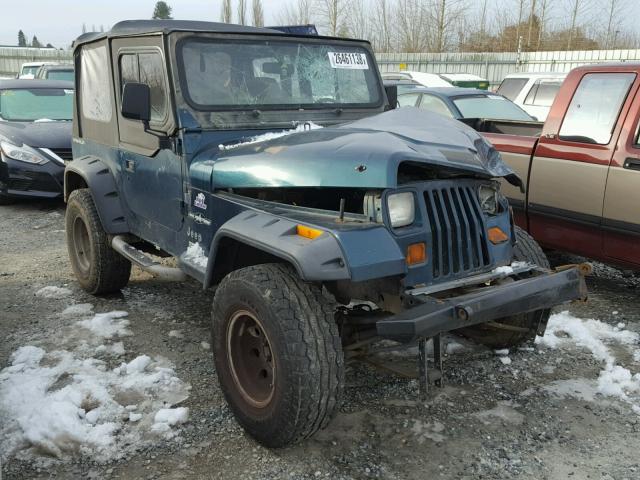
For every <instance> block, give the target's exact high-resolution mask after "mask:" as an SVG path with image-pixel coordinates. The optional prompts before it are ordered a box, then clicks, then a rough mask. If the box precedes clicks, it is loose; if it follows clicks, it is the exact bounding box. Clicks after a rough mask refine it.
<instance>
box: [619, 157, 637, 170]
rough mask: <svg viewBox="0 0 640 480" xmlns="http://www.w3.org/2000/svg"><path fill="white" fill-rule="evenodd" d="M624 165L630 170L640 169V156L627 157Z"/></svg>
mask: <svg viewBox="0 0 640 480" xmlns="http://www.w3.org/2000/svg"><path fill="white" fill-rule="evenodd" d="M622 167H623V168H626V169H628V170H638V171H640V158H633V157H629V158H625V159H624V165H622Z"/></svg>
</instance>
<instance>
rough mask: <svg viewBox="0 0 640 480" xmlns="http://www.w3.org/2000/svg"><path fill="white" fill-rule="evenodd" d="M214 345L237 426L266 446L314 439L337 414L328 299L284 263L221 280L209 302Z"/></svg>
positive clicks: (338, 368)
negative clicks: (211, 310) (316, 433)
mask: <svg viewBox="0 0 640 480" xmlns="http://www.w3.org/2000/svg"><path fill="white" fill-rule="evenodd" d="M212 317H213V318H212V345H213V351H214V360H215V366H216V370H217V374H218V379H219V381H220V385H221V388H222V391H223V393H224V395H225V398H226V400H227V403H228V404H229V406H230V408H231V410H233V412H234V414H235V416H236V418H237V420H238V422H239V423H240V424H241V425H242V427H243V428H244V429H245V430H246V431H247V432H248V433H249V434H250V435H251V436H252V437H254V438H255V439H256V440H257V441H258V442H260V443H262V444H263V445H265V446H267V447H284V446H287V445H291V444H293V443H296V442H298V441H300V440H302V439H304V438H307V437H309V436H311V435H313V434H314V433H315V432H316V431H317V430H318V429H320V428H323V427H325V426H326V425H327V424H328V423H329V421H330V420H331V418H332V417H333V416H334V414H335V413H336V411H337V409H338V407H339V405H340V400H341V395H342V388H343V382H344V358H343V354H342V346H341V342H340V336H339V333H338V327H337V324H336V322H335V320H334V305H333V300H332V299H331V298H329V297H328V296H327V295H325V294H324V293H323V291H322V289H321V287H319V286H317V285H313V284H309V283H305V282H303V281H302V280H300V278H299V277H298V276H297V275H296V274H295V272H294V270H293V269H292V268H290V267H289V266H287V265H283V264H263V265H256V266H251V267H247V268H243V269H240V270H237V271H235V272H232V273H230V274H229V275H227V276H226V277H225V278H224V279H223V280H222V282H221V283H220V285H219V286H218V288H217V289H216V293H215V297H214V300H213V315H212Z"/></svg>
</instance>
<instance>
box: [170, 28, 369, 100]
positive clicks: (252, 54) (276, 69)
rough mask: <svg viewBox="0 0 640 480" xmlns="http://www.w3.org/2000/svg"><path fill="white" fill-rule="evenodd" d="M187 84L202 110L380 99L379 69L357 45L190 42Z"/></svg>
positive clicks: (185, 65)
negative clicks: (377, 75)
mask: <svg viewBox="0 0 640 480" xmlns="http://www.w3.org/2000/svg"><path fill="white" fill-rule="evenodd" d="M182 62H183V68H182V70H183V72H184V80H183V81H184V82H185V83H186V87H187V88H186V90H187V92H188V97H189V99H190V101H191V103H192V104H193V105H194V106H195V107H196V108H201V109H216V108H218V109H225V108H229V107H233V108H272V109H275V108H285V109H289V108H336V107H337V106H370V105H376V104H378V103H379V102H380V101H381V92H380V90H379V85H378V82H377V78H376V73H375V69H374V67H373V66H372V65H371V60H370V58H369V56H368V54H367V52H366V51H365V50H364V49H362V48H360V47H356V46H343V45H331V44H326V43H325V44H323V45H313V44H309V43H302V42H265V41H261V42H254V43H252V42H213V41H207V40H191V41H187V42H186V43H185V44H184V45H183V47H182Z"/></svg>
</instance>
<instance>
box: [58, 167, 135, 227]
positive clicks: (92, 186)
mask: <svg viewBox="0 0 640 480" xmlns="http://www.w3.org/2000/svg"><path fill="white" fill-rule="evenodd" d="M80 179H81V180H82V181H80ZM85 186H86V188H89V191H90V192H91V196H92V197H93V202H94V203H95V205H96V209H97V210H98V216H99V217H100V221H101V222H102V227H103V228H104V230H105V232H107V233H108V234H111V235H117V234H121V233H128V232H129V225H128V224H127V220H126V217H125V215H124V208H123V207H122V203H121V202H120V194H119V192H118V189H117V187H116V181H115V178H114V177H113V174H112V173H111V170H110V169H109V167H108V166H107V165H106V164H105V163H104V162H103V161H102V160H100V159H99V158H97V157H93V156H90V155H88V156H85V157H79V158H75V159H74V160H73V161H72V162H71V163H69V164H68V165H67V167H66V168H65V171H64V201H65V202H66V201H68V199H69V195H71V192H73V191H74V190H77V189H78V188H84V187H85Z"/></svg>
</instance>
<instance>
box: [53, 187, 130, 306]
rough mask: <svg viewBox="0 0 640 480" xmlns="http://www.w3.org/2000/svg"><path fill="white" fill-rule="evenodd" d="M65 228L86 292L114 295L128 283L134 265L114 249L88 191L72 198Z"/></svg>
mask: <svg viewBox="0 0 640 480" xmlns="http://www.w3.org/2000/svg"><path fill="white" fill-rule="evenodd" d="M65 226H66V235H67V249H68V250H69V259H70V260H71V267H72V268H73V273H74V274H75V276H76V278H77V279H78V283H79V284H80V286H81V287H82V288H83V289H85V290H86V291H87V292H89V293H92V294H101V293H111V292H117V291H119V290H120V289H121V288H122V287H124V286H125V285H126V284H127V282H128V281H129V276H130V275H131V262H129V260H127V259H126V258H124V257H123V256H121V255H120V254H119V253H117V252H116V251H115V250H113V249H112V248H111V246H110V242H109V238H108V237H107V234H106V232H105V231H104V229H103V228H102V223H101V222H100V217H99V216H98V211H97V210H96V206H95V204H94V203H93V198H92V197H91V192H90V191H89V189H87V188H82V189H78V190H74V191H73V192H71V195H69V200H68V202H67V213H66V216H65Z"/></svg>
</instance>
